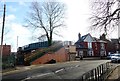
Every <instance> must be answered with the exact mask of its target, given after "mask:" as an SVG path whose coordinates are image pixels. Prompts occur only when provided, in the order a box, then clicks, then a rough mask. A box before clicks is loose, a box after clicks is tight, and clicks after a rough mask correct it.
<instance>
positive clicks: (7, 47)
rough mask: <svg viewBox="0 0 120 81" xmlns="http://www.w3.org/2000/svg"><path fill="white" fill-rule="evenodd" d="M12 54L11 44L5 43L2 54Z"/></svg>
mask: <svg viewBox="0 0 120 81" xmlns="http://www.w3.org/2000/svg"><path fill="white" fill-rule="evenodd" d="M10 54H11V45H6V44H5V45H3V51H2V56H8V55H10Z"/></svg>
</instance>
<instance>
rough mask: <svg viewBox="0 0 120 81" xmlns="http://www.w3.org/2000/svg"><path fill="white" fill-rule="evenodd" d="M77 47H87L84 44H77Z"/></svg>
mask: <svg viewBox="0 0 120 81" xmlns="http://www.w3.org/2000/svg"><path fill="white" fill-rule="evenodd" d="M76 48H86V47H85V46H84V45H83V44H76Z"/></svg>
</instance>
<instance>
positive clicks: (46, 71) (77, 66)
mask: <svg viewBox="0 0 120 81" xmlns="http://www.w3.org/2000/svg"><path fill="white" fill-rule="evenodd" d="M106 62H109V60H82V61H71V62H64V63H56V64H45V65H40V66H37V68H33V69H28V70H25V71H20V72H16V73H11V74H6V75H3V80H4V79H19V80H21V81H25V80H29V79H79V77H80V76H81V75H82V74H84V73H86V72H88V71H89V70H91V69H93V68H96V67H97V66H98V65H100V64H103V63H106Z"/></svg>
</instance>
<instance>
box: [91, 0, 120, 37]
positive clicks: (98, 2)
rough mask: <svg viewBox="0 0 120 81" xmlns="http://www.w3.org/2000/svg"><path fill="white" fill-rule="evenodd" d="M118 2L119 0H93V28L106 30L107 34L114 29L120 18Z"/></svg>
mask: <svg viewBox="0 0 120 81" xmlns="http://www.w3.org/2000/svg"><path fill="white" fill-rule="evenodd" d="M118 3H119V0H92V10H93V12H92V17H90V20H91V24H92V25H91V27H90V28H91V30H100V31H102V30H104V33H105V35H107V32H108V31H112V30H114V29H115V28H116V27H117V26H118V20H119V18H120V16H119V12H120V8H119V7H118Z"/></svg>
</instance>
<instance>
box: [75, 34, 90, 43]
mask: <svg viewBox="0 0 120 81" xmlns="http://www.w3.org/2000/svg"><path fill="white" fill-rule="evenodd" d="M88 35H90V34H89V33H88V34H87V35H84V36H82V37H81V38H80V39H78V41H77V42H76V43H75V44H79V43H80V42H84V40H85V38H86V37H87V36H88Z"/></svg>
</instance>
